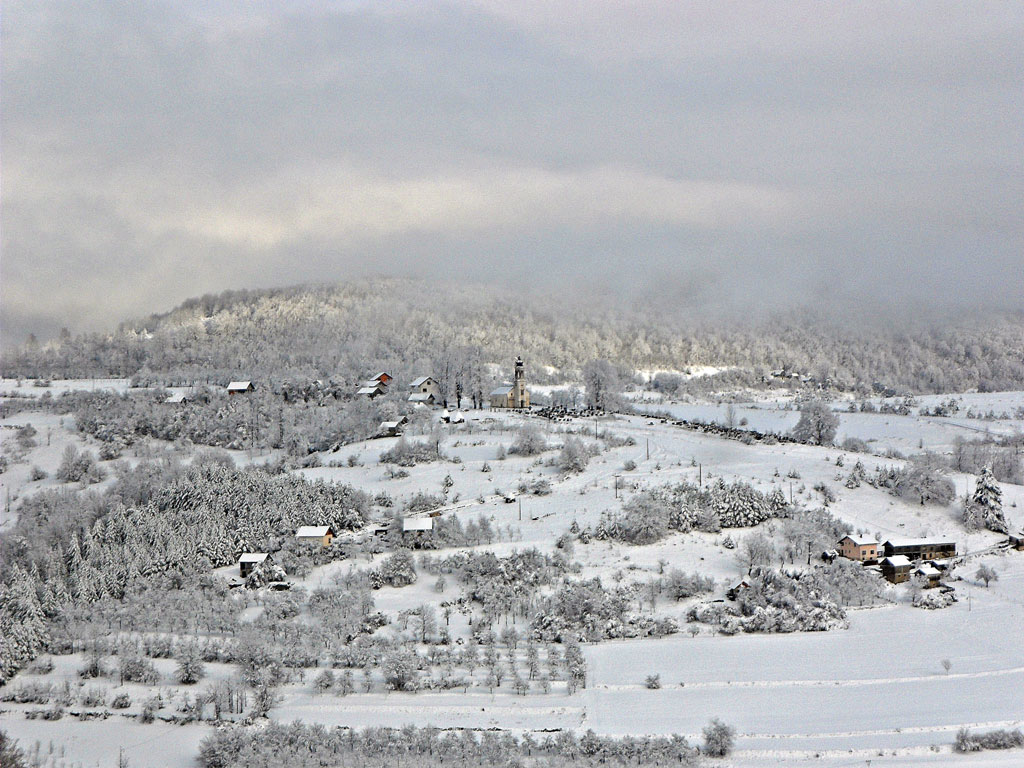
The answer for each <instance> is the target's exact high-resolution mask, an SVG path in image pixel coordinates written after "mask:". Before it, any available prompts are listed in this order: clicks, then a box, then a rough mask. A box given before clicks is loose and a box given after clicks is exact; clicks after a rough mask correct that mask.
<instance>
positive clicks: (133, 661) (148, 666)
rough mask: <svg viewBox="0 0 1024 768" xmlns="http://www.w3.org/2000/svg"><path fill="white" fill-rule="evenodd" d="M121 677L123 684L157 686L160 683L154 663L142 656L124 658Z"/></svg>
mask: <svg viewBox="0 0 1024 768" xmlns="http://www.w3.org/2000/svg"><path fill="white" fill-rule="evenodd" d="M120 677H121V681H122V682H125V683H143V684H144V685H156V684H157V683H158V682H159V681H160V674H159V673H158V672H157V671H156V667H155V666H154V665H153V662H152V661H150V660H149V659H144V658H142V657H141V656H122V657H121V670H120Z"/></svg>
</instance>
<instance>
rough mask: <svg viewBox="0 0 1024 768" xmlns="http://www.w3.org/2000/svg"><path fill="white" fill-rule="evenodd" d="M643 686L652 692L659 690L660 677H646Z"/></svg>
mask: <svg viewBox="0 0 1024 768" xmlns="http://www.w3.org/2000/svg"><path fill="white" fill-rule="evenodd" d="M644 686H645V687H646V688H650V689H651V690H652V691H656V690H657V689H659V688H661V675H648V676H647V678H646V679H645V680H644Z"/></svg>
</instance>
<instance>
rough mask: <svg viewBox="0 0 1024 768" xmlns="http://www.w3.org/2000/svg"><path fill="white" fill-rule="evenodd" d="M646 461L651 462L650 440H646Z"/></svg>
mask: <svg viewBox="0 0 1024 768" xmlns="http://www.w3.org/2000/svg"><path fill="white" fill-rule="evenodd" d="M647 460H648V461H650V460H651V438H649V437H648V438H647Z"/></svg>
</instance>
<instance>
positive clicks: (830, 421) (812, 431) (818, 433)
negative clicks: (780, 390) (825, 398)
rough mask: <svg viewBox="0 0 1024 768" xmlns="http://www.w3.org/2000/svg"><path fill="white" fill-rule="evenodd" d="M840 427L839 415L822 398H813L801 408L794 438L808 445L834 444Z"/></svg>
mask: <svg viewBox="0 0 1024 768" xmlns="http://www.w3.org/2000/svg"><path fill="white" fill-rule="evenodd" d="M838 429H839V417H838V416H836V414H835V412H834V411H833V410H832V409H831V408H830V407H829V406H828V403H825V402H822V401H821V400H811V401H810V402H807V403H804V405H803V406H801V408H800V421H798V422H797V424H796V426H795V427H793V431H792V433H791V434H792V436H793V439H794V440H799V441H800V442H801V443H807V444H808V445H832V441H833V440H835V439H836V431H837V430H838Z"/></svg>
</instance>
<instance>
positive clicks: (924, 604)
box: [913, 590, 956, 611]
mask: <svg viewBox="0 0 1024 768" xmlns="http://www.w3.org/2000/svg"><path fill="white" fill-rule="evenodd" d="M954 602H956V600H955V598H954V597H953V595H952V594H951V593H946V592H939V591H937V590H932V591H929V592H917V593H915V594H914V599H913V605H914V607H915V608H925V609H927V610H930V611H934V610H938V609H940V608H948V607H949V606H951V605H952V604H953V603H954Z"/></svg>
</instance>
